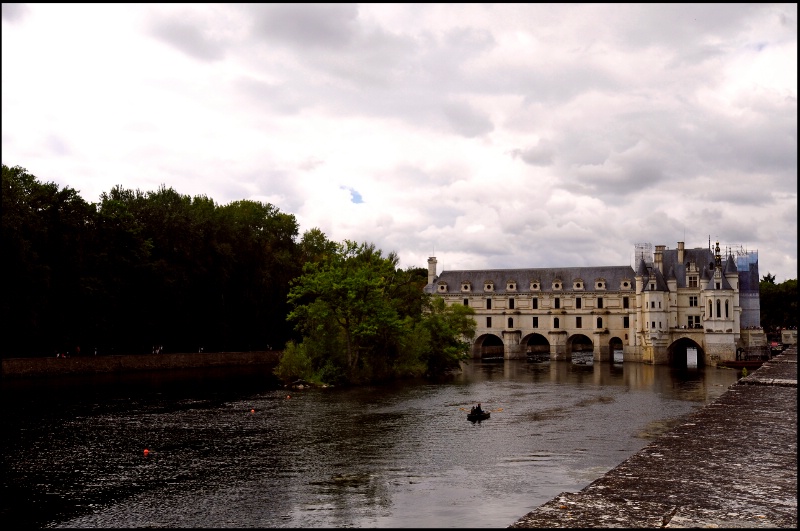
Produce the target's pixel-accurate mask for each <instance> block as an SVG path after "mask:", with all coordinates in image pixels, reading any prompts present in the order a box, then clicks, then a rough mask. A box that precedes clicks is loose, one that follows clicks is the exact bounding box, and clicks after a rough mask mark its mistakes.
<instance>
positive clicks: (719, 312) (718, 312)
mask: <svg viewBox="0 0 800 531" xmlns="http://www.w3.org/2000/svg"><path fill="white" fill-rule="evenodd" d="M721 315H722V312H721V311H720V303H719V299H717V317H720V316H721Z"/></svg>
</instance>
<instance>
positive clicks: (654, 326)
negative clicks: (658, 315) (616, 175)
mask: <svg viewBox="0 0 800 531" xmlns="http://www.w3.org/2000/svg"><path fill="white" fill-rule="evenodd" d="M650 328H652V329H653V330H655V329H656V322H655V321H653V326H651V327H650Z"/></svg>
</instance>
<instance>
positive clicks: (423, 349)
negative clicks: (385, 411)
mask: <svg viewBox="0 0 800 531" xmlns="http://www.w3.org/2000/svg"><path fill="white" fill-rule="evenodd" d="M313 236H314V237H315V241H316V245H315V246H314V249H327V251H325V252H322V253H319V252H317V253H316V254H315V256H317V257H318V258H319V260H318V261H310V262H307V263H306V264H305V266H304V268H303V275H301V276H300V277H299V278H297V279H295V280H294V281H293V282H292V288H291V290H290V292H289V297H288V299H289V303H290V305H291V306H292V308H293V309H292V311H291V312H290V313H289V317H288V318H289V320H291V321H293V322H295V323H296V329H297V331H298V332H299V333H300V335H301V336H302V342H301V343H300V344H298V345H293V346H292V349H291V356H290V359H288V360H287V361H286V362H285V364H284V363H283V362H282V363H281V365H285V366H279V368H278V370H277V371H276V374H279V375H283V377H284V378H288V377H290V376H291V377H301V378H304V379H307V380H310V381H325V382H327V383H360V382H374V381H382V380H387V379H391V378H397V377H403V376H422V375H429V376H434V375H438V374H441V373H442V372H445V371H447V370H450V369H452V368H455V367H458V364H459V363H460V362H461V361H463V360H465V359H466V358H467V355H468V352H469V345H470V343H469V341H467V340H466V339H465V338H471V337H472V336H473V335H474V328H475V322H474V321H473V320H472V319H471V318H470V314H471V313H474V311H473V310H471V309H470V308H467V307H463V306H454V307H447V306H446V305H445V304H444V301H443V300H441V299H439V298H436V299H434V300H432V299H431V297H430V296H429V295H426V294H424V292H423V290H422V288H423V287H424V285H425V283H426V282H427V276H426V274H427V273H426V271H425V270H424V269H421V268H409V269H406V270H402V269H399V268H398V267H397V263H398V258H397V255H396V254H395V253H389V254H388V255H386V256H384V255H383V253H382V251H381V250H380V249H376V248H375V246H374V245H372V244H368V243H361V244H357V243H356V242H353V241H348V240H345V241H344V242H342V243H337V244H334V245H333V249H328V246H327V244H326V242H325V241H324V239H320V238H319V236H320V235H319V234H316V233H315V234H314V235H313ZM301 246H302V245H301ZM301 370H302V371H304V372H303V374H299V372H298V371H301Z"/></svg>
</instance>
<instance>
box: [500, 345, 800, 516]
mask: <svg viewBox="0 0 800 531" xmlns="http://www.w3.org/2000/svg"><path fill="white" fill-rule="evenodd" d="M508 527H512V528H543V527H549V528H554V527H555V528H558V527H564V528H566V527H569V528H587V527H640V528H658V527H673V528H702V527H710V528H753V527H758V528H761V527H779V528H784V527H785V528H792V529H796V528H797V347H796V346H795V347H792V348H791V349H787V350H786V351H784V353H783V354H780V355H778V356H776V357H774V358H772V359H771V360H770V361H768V362H765V363H764V365H762V366H761V367H760V368H759V369H758V370H756V371H754V372H751V373H750V374H749V375H748V376H746V377H744V378H741V379H740V380H739V381H738V382H737V383H736V384H734V385H732V386H731V387H730V388H729V389H728V390H727V391H726V392H725V393H724V394H723V395H722V396H720V397H719V398H718V399H717V400H715V401H714V402H713V403H711V404H709V405H707V406H706V407H704V408H702V409H701V410H699V411H697V412H695V413H692V414H691V415H689V416H687V417H686V418H685V419H683V422H682V423H681V424H680V425H679V426H677V427H675V428H674V429H672V430H671V431H669V432H667V433H664V434H663V435H662V436H660V437H659V438H658V439H656V440H655V441H653V442H652V443H650V444H648V445H647V446H646V447H645V448H643V449H642V450H641V451H639V452H638V453H636V454H635V455H633V456H632V457H630V458H629V459H627V460H626V461H625V462H623V463H622V464H620V465H619V466H617V467H616V468H614V469H613V470H611V471H609V472H608V473H607V474H606V475H605V476H603V477H602V478H600V479H598V480H596V481H594V482H593V483H591V484H590V485H589V486H587V487H586V488H584V489H583V490H581V491H579V492H575V493H570V492H565V493H562V494H560V495H559V496H557V497H556V498H554V499H553V500H551V501H549V502H547V503H545V504H544V505H542V506H540V507H539V508H537V509H536V510H534V511H532V512H530V513H528V514H527V515H525V516H524V517H522V518H521V519H519V520H518V521H517V522H515V523H513V524H512V525H510V526H508Z"/></svg>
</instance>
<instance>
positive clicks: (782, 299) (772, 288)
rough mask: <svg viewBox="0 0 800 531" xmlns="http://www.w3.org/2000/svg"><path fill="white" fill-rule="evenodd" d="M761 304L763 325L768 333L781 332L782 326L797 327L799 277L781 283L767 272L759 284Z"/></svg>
mask: <svg viewBox="0 0 800 531" xmlns="http://www.w3.org/2000/svg"><path fill="white" fill-rule="evenodd" d="M758 290H759V298H760V304H761V326H762V327H763V328H764V330H765V331H766V332H767V333H768V334H779V332H780V330H781V329H782V328H794V329H796V328H797V279H796V278H795V279H790V280H786V281H784V282H781V283H780V284H776V283H775V275H771V274H769V273H767V274H766V275H764V277H763V278H762V279H761V282H759V286H758Z"/></svg>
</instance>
